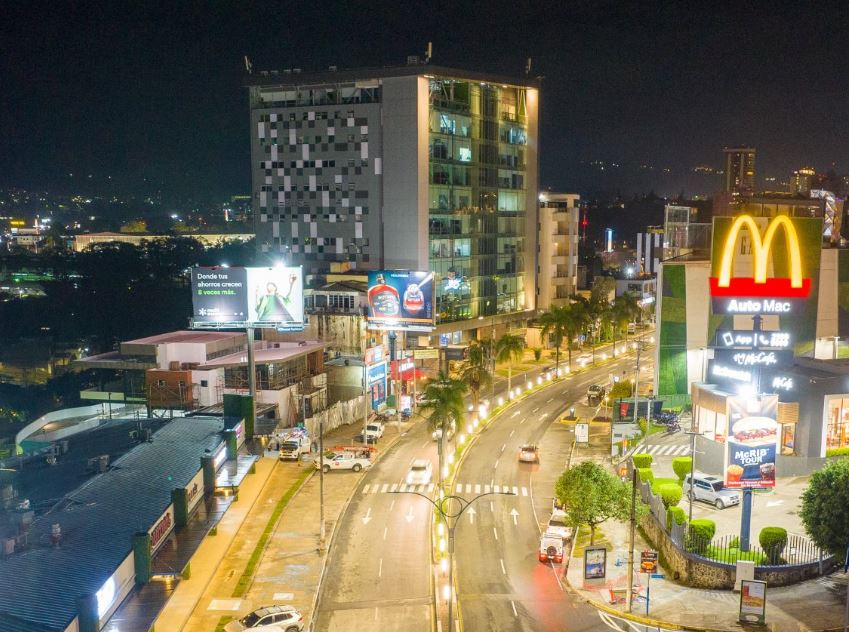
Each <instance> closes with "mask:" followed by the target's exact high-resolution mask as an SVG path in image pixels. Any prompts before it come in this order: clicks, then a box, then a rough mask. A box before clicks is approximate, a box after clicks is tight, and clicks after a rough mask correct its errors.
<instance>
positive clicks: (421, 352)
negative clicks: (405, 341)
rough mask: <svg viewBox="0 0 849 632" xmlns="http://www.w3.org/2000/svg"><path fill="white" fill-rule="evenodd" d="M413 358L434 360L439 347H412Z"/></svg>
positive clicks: (437, 356) (437, 355)
mask: <svg viewBox="0 0 849 632" xmlns="http://www.w3.org/2000/svg"><path fill="white" fill-rule="evenodd" d="M413 358H415V359H416V360H436V359H437V358H439V349H414V350H413Z"/></svg>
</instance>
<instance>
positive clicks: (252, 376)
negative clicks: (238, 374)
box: [245, 327, 256, 424]
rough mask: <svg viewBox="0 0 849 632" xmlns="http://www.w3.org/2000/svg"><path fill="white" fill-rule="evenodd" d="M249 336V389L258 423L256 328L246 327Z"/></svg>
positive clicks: (254, 415)
mask: <svg viewBox="0 0 849 632" xmlns="http://www.w3.org/2000/svg"><path fill="white" fill-rule="evenodd" d="M245 333H246V334H247V336H248V391H249V392H250V395H251V402H252V404H251V405H252V406H253V410H254V414H253V417H254V424H256V358H255V357H254V328H253V327H245Z"/></svg>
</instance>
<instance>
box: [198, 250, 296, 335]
mask: <svg viewBox="0 0 849 632" xmlns="http://www.w3.org/2000/svg"><path fill="white" fill-rule="evenodd" d="M192 307H193V312H194V317H193V319H192V323H193V327H196V328H210V327H233V328H242V327H248V326H250V327H268V328H276V329H278V330H280V331H303V329H304V286H303V272H302V270H301V268H300V267H285V266H275V267H273V268H225V267H221V266H218V267H212V268H209V267H207V268H192Z"/></svg>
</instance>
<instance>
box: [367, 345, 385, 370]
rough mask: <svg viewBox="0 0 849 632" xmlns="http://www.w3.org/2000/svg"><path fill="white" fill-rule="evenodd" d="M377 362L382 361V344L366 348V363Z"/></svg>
mask: <svg viewBox="0 0 849 632" xmlns="http://www.w3.org/2000/svg"><path fill="white" fill-rule="evenodd" d="M378 362H383V345H377V346H376V347H369V348H368V349H366V364H367V365H369V364H377V363H378Z"/></svg>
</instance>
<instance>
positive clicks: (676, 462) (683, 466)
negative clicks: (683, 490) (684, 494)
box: [672, 456, 693, 481]
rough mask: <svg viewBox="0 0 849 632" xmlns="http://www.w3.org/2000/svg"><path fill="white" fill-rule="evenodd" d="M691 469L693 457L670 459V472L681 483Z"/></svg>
mask: <svg viewBox="0 0 849 632" xmlns="http://www.w3.org/2000/svg"><path fill="white" fill-rule="evenodd" d="M692 467H693V457H691V456H676V457H675V458H674V459H672V471H673V472H675V476H677V477H678V480H679V481H683V480H684V477H685V476H687V474H689V473H690V470H691V469H692Z"/></svg>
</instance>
